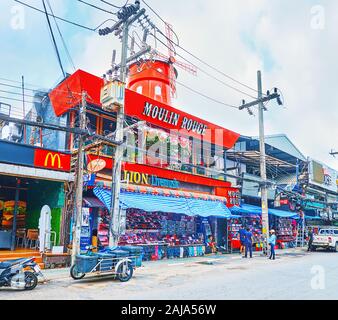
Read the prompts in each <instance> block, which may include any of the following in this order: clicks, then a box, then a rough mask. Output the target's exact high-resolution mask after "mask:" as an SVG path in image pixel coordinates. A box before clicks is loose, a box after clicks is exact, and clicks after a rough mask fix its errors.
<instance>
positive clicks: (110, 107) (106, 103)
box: [101, 80, 126, 112]
mask: <svg viewBox="0 0 338 320" xmlns="http://www.w3.org/2000/svg"><path fill="white" fill-rule="evenodd" d="M125 86H126V85H125V83H123V82H121V81H118V80H113V81H108V82H107V83H106V84H105V85H104V86H103V87H102V89H101V104H102V109H103V110H105V111H108V112H116V111H117V110H118V109H119V108H121V107H122V106H123V103H124V95H125Z"/></svg>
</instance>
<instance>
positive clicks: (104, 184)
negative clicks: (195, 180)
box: [95, 180, 227, 203]
mask: <svg viewBox="0 0 338 320" xmlns="http://www.w3.org/2000/svg"><path fill="white" fill-rule="evenodd" d="M95 186H96V187H98V188H103V189H111V182H110V181H103V180H100V181H96V183H95ZM121 191H122V192H138V193H142V194H153V195H163V196H172V197H183V198H194V199H200V200H213V201H220V202H223V203H226V202H227V199H226V198H225V197H219V196H215V195H211V194H205V193H197V192H190V191H181V190H174V189H166V188H156V187H150V186H141V185H136V184H126V183H122V184H121Z"/></svg>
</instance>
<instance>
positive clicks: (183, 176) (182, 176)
mask: <svg viewBox="0 0 338 320" xmlns="http://www.w3.org/2000/svg"><path fill="white" fill-rule="evenodd" d="M98 158H100V159H103V160H105V161H106V167H105V169H111V168H112V164H113V162H112V160H111V158H106V157H102V156H96V155H88V156H87V159H88V162H90V161H92V160H94V159H98ZM122 169H123V170H126V171H133V172H140V173H144V174H151V175H156V176H158V177H160V178H164V179H173V178H175V180H177V181H182V182H187V183H193V184H199V185H204V186H209V187H230V186H231V183H230V182H227V181H222V180H217V179H212V178H208V177H203V176H198V175H194V174H189V173H184V172H179V171H173V170H168V169H162V168H157V167H152V166H149V165H143V164H137V163H128V162H125V163H123V164H122Z"/></svg>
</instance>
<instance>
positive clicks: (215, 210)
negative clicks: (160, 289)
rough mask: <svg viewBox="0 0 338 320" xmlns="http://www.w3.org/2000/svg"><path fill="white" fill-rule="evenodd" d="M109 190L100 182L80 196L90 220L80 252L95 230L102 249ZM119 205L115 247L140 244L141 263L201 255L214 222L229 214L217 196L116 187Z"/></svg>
mask: <svg viewBox="0 0 338 320" xmlns="http://www.w3.org/2000/svg"><path fill="white" fill-rule="evenodd" d="M110 190H111V189H110V188H109V182H106V183H103V182H102V181H101V182H99V183H97V184H96V186H95V187H94V188H88V190H87V191H86V193H85V196H84V206H85V207H88V208H89V214H90V218H89V225H88V227H89V228H88V229H87V235H88V238H87V237H85V233H83V237H82V238H81V243H82V247H83V248H84V247H85V245H86V244H88V243H90V242H91V241H92V240H91V239H92V236H93V235H96V232H97V235H98V238H99V240H100V243H101V245H107V242H108V228H109V211H108V209H109V208H110V201H111V191H110ZM120 206H121V210H122V219H121V223H120V232H121V237H120V243H119V244H120V245H137V246H142V247H143V249H144V259H145V260H159V259H163V258H165V257H167V258H172V257H191V256H199V255H203V254H204V253H205V251H206V248H205V243H206V239H207V238H208V236H209V235H213V236H214V237H215V232H216V229H214V224H215V221H216V220H226V219H227V218H229V217H230V215H231V213H230V211H229V209H228V208H227V206H226V199H225V198H223V197H217V196H212V195H208V194H200V193H193V192H186V191H179V190H173V189H167V188H155V187H146V186H138V185H123V186H122V190H121V195H120ZM84 210H87V209H86V208H85V209H84Z"/></svg>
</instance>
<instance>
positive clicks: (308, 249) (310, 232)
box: [307, 228, 313, 252]
mask: <svg viewBox="0 0 338 320" xmlns="http://www.w3.org/2000/svg"><path fill="white" fill-rule="evenodd" d="M308 237H309V243H308V247H307V251H308V252H309V251H312V242H313V230H312V228H310V229H309V232H308Z"/></svg>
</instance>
